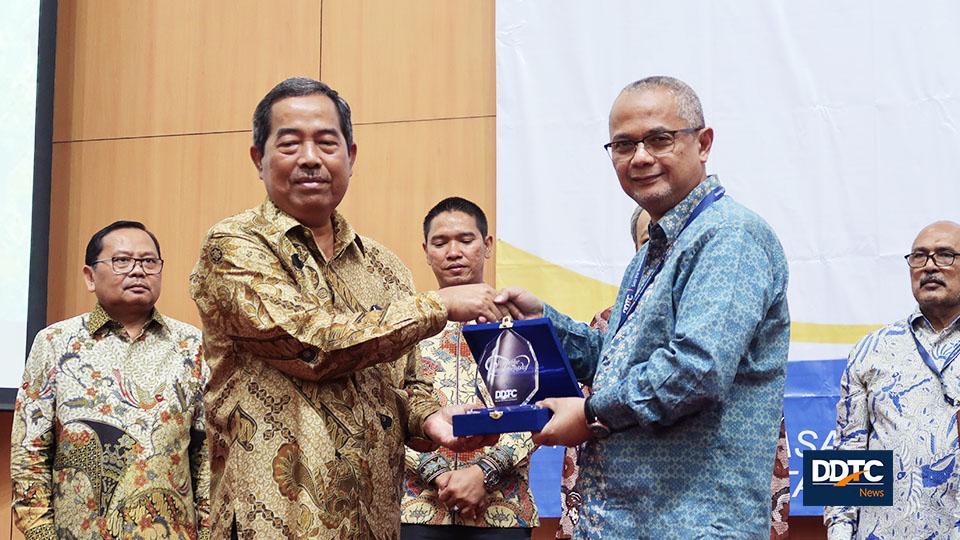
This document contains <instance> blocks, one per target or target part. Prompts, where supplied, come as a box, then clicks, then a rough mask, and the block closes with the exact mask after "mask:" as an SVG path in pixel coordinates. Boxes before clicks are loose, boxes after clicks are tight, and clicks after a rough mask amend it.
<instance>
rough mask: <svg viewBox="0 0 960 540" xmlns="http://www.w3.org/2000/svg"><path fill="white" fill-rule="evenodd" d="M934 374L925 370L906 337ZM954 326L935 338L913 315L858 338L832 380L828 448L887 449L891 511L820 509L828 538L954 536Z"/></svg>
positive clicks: (957, 469)
mask: <svg viewBox="0 0 960 540" xmlns="http://www.w3.org/2000/svg"><path fill="white" fill-rule="evenodd" d="M911 327H912V328H913V330H914V332H915V333H916V336H917V339H918V340H919V341H920V343H921V344H922V345H923V347H924V348H925V349H926V350H927V352H928V353H929V354H930V356H931V357H932V359H933V361H934V363H935V364H936V367H937V368H938V369H939V370H941V373H942V381H941V378H940V377H938V376H937V375H936V374H935V373H934V372H933V370H931V369H930V368H929V367H928V366H927V364H926V363H924V361H923V359H922V358H921V357H920V354H919V353H918V352H917V347H916V345H915V344H914V341H913V338H912V337H911V336H910V328H911ZM958 349H960V322H958V321H954V322H953V324H951V325H949V326H948V327H947V328H945V329H944V330H943V331H942V332H936V331H934V330H933V328H932V327H931V326H930V323H929V322H928V321H927V319H926V318H924V316H923V314H922V313H921V312H920V310H919V309H918V310H916V311H914V313H913V314H912V315H911V316H910V317H908V318H907V319H905V320H902V321H899V322H897V323H894V324H892V325H890V326H886V327H884V328H881V329H880V330H878V331H876V332H874V333H872V334H870V335H868V336H867V337H865V338H863V339H862V340H861V341H860V343H858V344H857V345H856V347H854V348H853V351H851V353H850V357H849V360H848V362H847V367H846V369H845V370H844V372H843V376H842V378H841V380H840V401H839V402H838V403H837V433H836V440H837V444H836V447H837V448H838V449H843V450H862V449H866V450H892V451H893V471H894V479H893V506H889V507H882V506H863V507H851V506H836V507H827V508H825V509H824V519H823V520H824V523H826V525H827V527H828V538H830V539H831V540H841V539H842V540H847V539H854V538H869V539H871V540H892V539H900V538H936V539H938V540H939V539H947V538H960V528H958V526H957V521H958V519H960V507H958V503H960V501H958V486H960V466H958V463H957V457H958V455H957V453H958V452H957V425H956V421H957V417H956V413H957V406H956V405H953V404H950V403H948V401H947V399H945V397H944V396H945V395H946V396H948V397H949V396H952V397H953V398H956V397H960V359H954V360H953V361H952V362H950V363H949V364H947V361H948V359H950V358H955V355H956V354H957V351H958Z"/></svg>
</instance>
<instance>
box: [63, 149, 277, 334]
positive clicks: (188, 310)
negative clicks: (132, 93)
mask: <svg viewBox="0 0 960 540" xmlns="http://www.w3.org/2000/svg"><path fill="white" fill-rule="evenodd" d="M249 147H250V135H249V133H226V134H214V135H193V136H177V137H157V138H148V139H122V140H111V141H91V142H77V143H59V144H55V145H54V149H53V189H52V193H51V207H52V208H53V209H54V210H55V211H53V212H51V220H50V221H51V222H50V254H49V257H50V273H49V279H48V287H49V288H48V300H47V301H48V308H47V319H48V320H49V321H51V322H52V321H57V320H61V319H64V318H67V317H71V316H73V315H76V314H78V313H82V312H84V311H86V310H88V309H89V308H90V307H91V306H92V305H93V302H94V301H95V300H94V298H93V296H92V295H91V294H89V293H88V292H87V291H86V289H85V287H84V285H83V281H82V279H81V274H80V270H81V268H82V267H83V252H84V249H85V248H86V245H87V241H88V240H89V239H90V236H91V235H92V234H93V233H94V232H96V231H97V230H99V229H100V228H102V227H103V226H105V225H107V224H109V223H111V222H113V221H115V220H117V219H134V220H137V221H142V222H143V223H144V224H146V225H147V227H148V228H150V229H151V230H152V231H153V232H154V233H155V234H156V235H157V238H158V239H159V240H160V245H161V248H162V254H163V259H164V270H163V278H164V279H163V291H162V296H161V299H160V303H159V308H160V310H161V311H162V312H164V313H168V314H169V315H171V316H173V317H174V318H177V319H181V320H184V321H187V322H191V323H193V324H196V323H197V322H198V317H197V315H196V308H195V306H194V304H193V301H192V300H190V297H189V294H188V291H187V276H188V275H189V274H190V270H191V269H192V268H193V265H194V263H195V262H196V260H197V255H198V254H199V247H200V242H201V240H202V238H203V235H204V234H205V233H206V231H207V229H209V228H210V226H211V225H213V224H214V223H216V222H217V221H219V220H220V219H222V218H224V217H226V216H228V215H231V214H235V213H237V212H239V211H241V210H243V209H246V208H249V207H251V206H254V205H256V204H259V203H260V201H262V200H263V197H264V193H265V192H264V190H263V184H262V183H261V182H260V180H259V178H257V174H256V169H255V168H254V166H253V164H252V163H251V162H250V158H249V154H248V148H249Z"/></svg>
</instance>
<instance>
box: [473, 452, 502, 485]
mask: <svg viewBox="0 0 960 540" xmlns="http://www.w3.org/2000/svg"><path fill="white" fill-rule="evenodd" d="M477 467H480V470H481V471H483V488H484V489H486V490H487V491H493V490H494V488H496V487H497V484H499V483H500V472H499V471H497V468H496V467H494V466H493V465H491V464H490V462H488V461H487V460H485V459H483V458H480V459H478V460H477Z"/></svg>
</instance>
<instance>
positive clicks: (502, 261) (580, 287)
mask: <svg viewBox="0 0 960 540" xmlns="http://www.w3.org/2000/svg"><path fill="white" fill-rule="evenodd" d="M497 287H498V288H499V287H523V288H524V289H527V290H528V291H530V292H532V293H533V294H535V295H537V297H538V298H540V299H541V300H543V301H544V302H546V303H548V304H550V305H551V306H553V307H555V308H556V309H558V310H559V311H561V312H562V313H566V314H567V315H569V316H571V317H573V318H574V319H576V320H578V321H585V322H590V319H592V318H593V316H594V315H595V314H596V313H597V312H598V311H600V310H603V309H606V308H608V307H610V306H611V305H613V302H614V300H616V299H617V287H615V286H613V285H610V284H608V283H604V282H602V281H599V280H596V279H593V278H590V277H587V276H584V275H583V274H579V273H577V272H574V271H573V270H569V269H567V268H564V267H562V266H560V265H558V264H554V263H552V262H550V261H547V260H545V259H541V258H540V257H537V256H536V255H534V254H532V253H528V252H526V251H524V250H522V249H520V248H517V247H514V246H512V245H510V244H508V243H507V242H504V241H503V240H497Z"/></svg>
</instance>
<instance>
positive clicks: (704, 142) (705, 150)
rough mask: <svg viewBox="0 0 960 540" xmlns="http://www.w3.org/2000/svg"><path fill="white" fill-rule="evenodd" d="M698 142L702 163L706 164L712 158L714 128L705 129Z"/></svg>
mask: <svg viewBox="0 0 960 540" xmlns="http://www.w3.org/2000/svg"><path fill="white" fill-rule="evenodd" d="M697 142H698V143H700V151H699V154H700V163H706V162H707V158H708V157H710V149H711V148H713V128H712V127H705V128H703V129H702V130H701V131H700V135H698V136H697Z"/></svg>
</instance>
